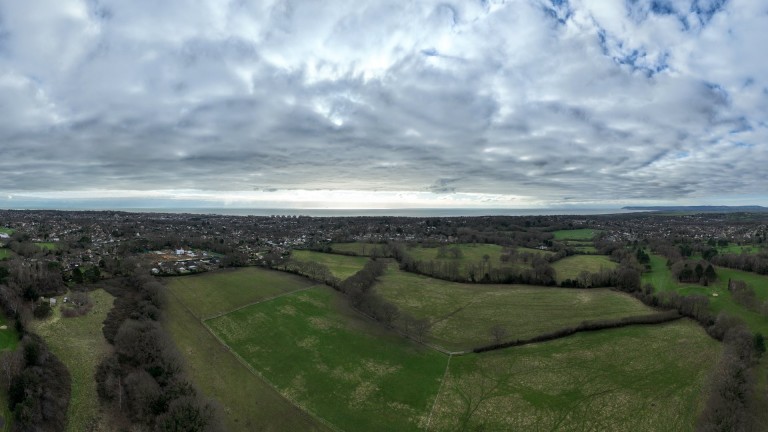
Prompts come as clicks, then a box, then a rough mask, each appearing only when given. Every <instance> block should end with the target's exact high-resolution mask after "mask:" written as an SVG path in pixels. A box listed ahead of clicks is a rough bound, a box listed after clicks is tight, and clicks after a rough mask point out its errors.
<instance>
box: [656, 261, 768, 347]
mask: <svg viewBox="0 0 768 432" xmlns="http://www.w3.org/2000/svg"><path fill="white" fill-rule="evenodd" d="M666 262H667V260H666V258H664V257H661V256H658V255H653V254H652V255H651V269H652V271H650V272H646V273H644V274H643V284H646V283H651V284H653V286H654V287H655V288H656V291H657V292H667V291H677V292H678V293H680V294H683V295H693V294H700V295H704V296H707V297H709V305H710V309H711V310H712V311H713V312H714V313H718V312H720V311H725V312H727V313H729V314H731V315H734V316H737V317H739V318H741V319H743V320H744V321H745V322H746V323H747V325H748V326H749V327H750V329H751V330H752V331H753V332H759V333H762V334H763V335H768V317H765V316H762V315H761V314H759V313H757V312H754V311H751V310H748V309H746V308H744V307H743V306H741V305H739V304H737V303H736V302H735V301H734V300H733V297H732V296H731V293H730V292H729V291H728V279H738V280H743V281H745V282H746V283H747V285H748V286H749V287H750V288H753V289H754V290H755V294H756V295H757V298H758V299H760V300H761V301H766V300H768V276H764V275H759V274H757V273H750V272H745V271H741V270H735V269H729V268H725V267H716V268H715V271H716V272H717V281H715V282H712V283H710V284H709V286H706V287H705V286H702V285H699V284H689V283H680V282H678V281H677V280H675V279H674V278H673V277H672V272H671V271H670V270H669V268H667V265H666ZM712 294H717V297H714V296H713V295H712Z"/></svg>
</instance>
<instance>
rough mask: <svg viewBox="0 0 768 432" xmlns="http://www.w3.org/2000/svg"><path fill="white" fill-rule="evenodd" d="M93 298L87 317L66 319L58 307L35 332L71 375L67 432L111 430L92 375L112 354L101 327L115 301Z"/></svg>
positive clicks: (104, 294) (100, 293) (95, 293)
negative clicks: (104, 359)
mask: <svg viewBox="0 0 768 432" xmlns="http://www.w3.org/2000/svg"><path fill="white" fill-rule="evenodd" d="M90 297H91V301H92V302H93V309H91V311H90V312H88V314H86V315H84V316H81V317H75V318H63V317H62V316H61V307H56V308H54V313H53V316H52V318H50V319H48V320H45V321H35V322H34V331H35V332H36V333H37V334H39V335H40V336H41V337H42V338H43V339H45V341H46V343H47V344H48V346H49V347H50V349H51V351H52V352H53V353H54V354H55V355H56V356H57V357H58V358H59V359H60V360H61V361H62V362H63V363H64V364H65V365H66V366H67V369H69V372H70V374H71V375H72V397H71V399H70V403H69V409H68V411H67V418H68V422H67V430H68V431H72V432H76V431H84V430H94V431H109V430H112V429H111V427H110V426H109V424H108V420H107V419H106V417H105V416H104V414H103V413H102V411H101V409H100V407H101V405H100V403H99V399H98V396H97V394H96V382H95V381H94V379H93V375H94V373H95V372H96V366H97V365H98V364H99V362H101V360H102V358H104V356H106V355H107V354H108V353H109V351H110V350H111V347H110V345H109V344H108V343H107V341H106V340H105V339H104V336H103V335H102V332H101V324H102V322H103V321H104V319H105V318H106V316H107V313H108V312H109V310H110V309H111V308H112V302H113V297H112V296H111V295H109V294H108V293H107V292H105V291H104V290H101V289H99V290H96V291H93V292H92V293H91V294H90ZM59 300H61V298H59Z"/></svg>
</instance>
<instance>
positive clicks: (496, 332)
mask: <svg viewBox="0 0 768 432" xmlns="http://www.w3.org/2000/svg"><path fill="white" fill-rule="evenodd" d="M489 331H490V333H491V337H492V338H493V341H494V342H496V343H502V342H504V340H505V339H506V338H507V336H509V332H507V329H506V328H505V327H504V326H502V325H500V324H496V325H494V326H493V327H491V328H490V330H489Z"/></svg>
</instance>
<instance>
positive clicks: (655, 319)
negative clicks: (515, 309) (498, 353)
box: [472, 310, 683, 353]
mask: <svg viewBox="0 0 768 432" xmlns="http://www.w3.org/2000/svg"><path fill="white" fill-rule="evenodd" d="M682 317H683V316H682V315H680V314H679V313H678V312H677V311H674V310H673V311H666V312H659V313H656V314H651V315H638V316H628V317H623V318H618V319H611V320H599V321H583V322H581V323H580V324H578V325H576V326H572V327H565V328H561V329H558V330H555V331H552V332H549V333H544V334H540V335H537V336H533V337H531V338H528V339H515V340H511V341H507V342H501V343H495V344H491V345H485V346H482V347H478V348H475V349H473V350H472V352H475V353H482V352H486V351H494V350H498V349H502V348H509V347H515V346H520V345H527V344H532V343H538V342H546V341H551V340H553V339H559V338H562V337H566V336H571V335H573V334H576V333H580V332H588V331H597V330H605V329H612V328H618V327H625V326H629V325H641V324H661V323H665V322H669V321H674V320H678V319H680V318H682Z"/></svg>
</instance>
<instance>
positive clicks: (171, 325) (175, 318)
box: [163, 269, 327, 432]
mask: <svg viewBox="0 0 768 432" xmlns="http://www.w3.org/2000/svg"><path fill="white" fill-rule="evenodd" d="M249 270H250V269H240V270H237V271H236V272H244V273H246V274H248V273H250V272H249ZM236 272H235V273H236ZM278 275H280V274H279V273H278ZM211 276H212V275H211ZM195 277H197V276H195ZM227 278H228V279H229V280H230V281H232V280H235V279H236V278H234V279H233V275H229V276H228V277H225V278H224V279H227ZM178 279H184V280H188V279H191V277H189V276H183V277H179V278H178ZM245 279H247V280H252V278H250V277H245ZM261 279H262V280H268V279H267V278H266V277H262V278H261ZM216 280H217V278H211V279H209V283H210V284H209V285H208V286H207V287H201V288H198V289H200V290H201V291H203V292H204V293H208V295H213V296H215V295H217V291H216V286H217V285H216V284H215V283H213V282H215V281H216ZM287 281H288V283H289V284H290V282H291V278H288V279H287ZM224 285H226V284H224ZM264 290H265V291H267V292H266V293H271V292H273V291H271V289H270V287H269V286H266V287H264ZM218 293H219V294H220V295H224V296H226V294H227V293H228V290H226V289H225V290H223V291H220V292H218ZM251 294H252V295H253V293H251ZM254 297H255V296H245V297H243V298H242V301H245V302H246V303H249V302H250V300H251V299H252V298H254ZM206 298H207V296H206V295H198V296H190V297H186V299H187V301H193V302H195V301H196V302H199V303H205V301H206ZM187 306H191V307H194V308H195V309H199V308H200V305H199V304H191V305H186V304H185V303H183V302H182V301H181V300H180V297H177V296H175V295H169V296H168V304H167V306H166V309H165V310H166V318H165V319H164V320H163V325H164V326H165V328H166V330H168V333H169V334H170V335H171V338H172V339H173V341H174V342H175V344H176V346H177V348H178V349H179V352H181V354H182V356H183V358H184V367H185V370H186V372H187V374H188V375H189V377H190V378H191V379H192V380H193V381H194V382H195V384H196V385H197V386H198V387H199V388H200V390H201V391H202V392H203V394H205V395H206V396H207V397H210V398H213V399H215V400H217V401H218V403H219V404H221V408H222V414H223V416H222V417H223V418H224V425H225V426H226V430H228V431H235V432H250V431H253V430H263V431H294V430H295V431H322V430H327V429H326V428H325V427H323V425H322V424H321V423H319V422H318V421H317V420H315V419H313V418H312V417H311V416H309V415H308V414H307V413H305V412H304V411H302V410H301V409H299V408H297V407H296V406H294V405H293V404H292V403H291V402H289V401H288V400H286V399H285V398H284V397H283V396H281V395H280V394H279V393H277V391H275V390H274V389H273V388H272V387H270V386H269V384H267V383H266V382H265V381H264V380H263V379H261V378H260V377H258V376H257V375H255V374H254V373H252V372H251V371H250V370H249V369H248V368H247V367H246V366H245V365H243V364H242V363H240V361H239V360H238V358H237V357H235V355H233V354H232V352H231V351H230V349H229V348H228V347H226V346H225V345H223V344H221V343H220V342H219V341H218V340H217V339H216V338H215V337H214V336H213V335H211V333H210V332H209V331H208V329H207V328H206V327H205V326H204V325H203V323H201V322H200V320H199V319H198V318H197V317H196V316H195V315H193V314H192V312H190V310H189V309H187Z"/></svg>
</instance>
